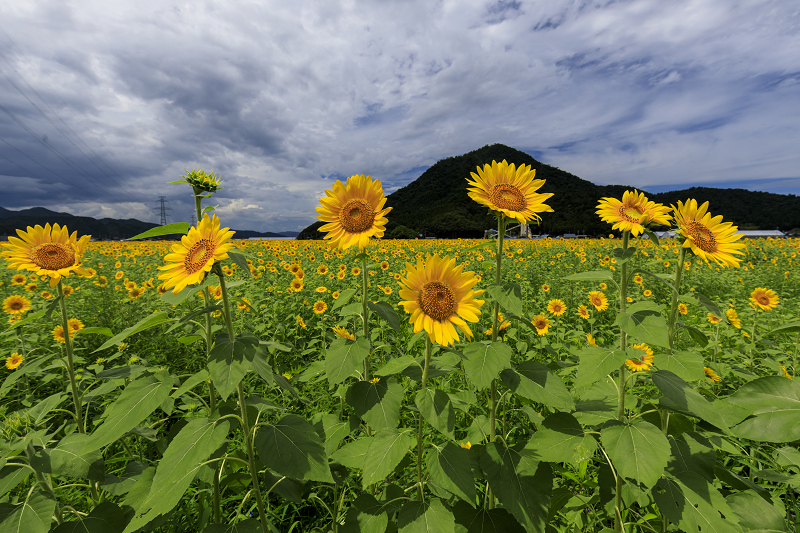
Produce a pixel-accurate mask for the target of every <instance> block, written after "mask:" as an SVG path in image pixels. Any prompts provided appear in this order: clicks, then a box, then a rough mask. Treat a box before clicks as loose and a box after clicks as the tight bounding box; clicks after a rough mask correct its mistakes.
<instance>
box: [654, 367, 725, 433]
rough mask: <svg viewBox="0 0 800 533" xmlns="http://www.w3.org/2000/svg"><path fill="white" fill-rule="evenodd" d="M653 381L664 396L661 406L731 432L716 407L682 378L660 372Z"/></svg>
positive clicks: (670, 373) (664, 371) (655, 373)
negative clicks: (698, 418)
mask: <svg viewBox="0 0 800 533" xmlns="http://www.w3.org/2000/svg"><path fill="white" fill-rule="evenodd" d="M652 379H653V383H655V385H656V387H658V390H660V391H661V394H663V395H664V396H663V397H662V398H660V399H659V403H660V404H661V405H663V406H664V407H668V408H670V409H674V410H676V411H681V412H684V413H687V414H690V415H694V416H697V417H700V418H702V419H703V420H705V421H706V422H708V423H709V424H712V425H714V426H716V427H718V428H720V429H721V430H723V431H725V432H726V433H729V432H730V430H729V428H728V425H727V424H726V423H725V420H724V419H723V418H722V416H721V415H720V414H719V412H718V411H717V409H716V408H715V407H714V405H713V404H712V403H711V402H709V401H708V400H706V399H705V398H704V397H703V396H702V395H701V394H700V393H699V392H697V391H696V390H694V389H693V388H692V387H690V386H689V384H688V383H686V382H685V381H683V380H682V379H681V378H679V377H678V376H676V375H675V374H673V373H672V372H670V371H669V370H659V371H658V372H653V374H652Z"/></svg>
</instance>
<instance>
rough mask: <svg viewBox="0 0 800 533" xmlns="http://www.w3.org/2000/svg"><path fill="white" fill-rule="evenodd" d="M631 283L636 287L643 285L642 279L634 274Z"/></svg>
mask: <svg viewBox="0 0 800 533" xmlns="http://www.w3.org/2000/svg"><path fill="white" fill-rule="evenodd" d="M633 282H634V283H636V284H638V285H641V284H642V283H644V278H643V277H642V276H641V275H639V274H636V275H635V276H633Z"/></svg>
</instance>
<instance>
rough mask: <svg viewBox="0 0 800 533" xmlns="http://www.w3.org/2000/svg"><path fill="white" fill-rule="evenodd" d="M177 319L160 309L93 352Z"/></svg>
mask: <svg viewBox="0 0 800 533" xmlns="http://www.w3.org/2000/svg"><path fill="white" fill-rule="evenodd" d="M175 320H177V318H170V316H169V315H168V314H167V313H166V311H158V312H157V313H153V314H152V315H147V316H146V317H144V318H143V319H141V320H140V321H139V322H137V323H136V324H134V325H132V326H131V327H129V328H127V329H125V330H123V331H122V332H120V333H118V334H117V335H115V336H113V337H111V338H110V339H108V340H107V341H106V342H104V343H103V345H102V346H100V347H99V348H98V349H96V350H95V351H94V352H92V353H95V352H99V351H101V350H105V349H106V348H110V347H111V346H117V345H118V344H120V343H121V342H122V341H124V340H125V339H127V338H128V337H130V336H131V335H134V334H136V333H139V332H141V331H144V330H146V329H150V328H153V327H156V326H158V325H160V324H163V323H164V322H173V321H175Z"/></svg>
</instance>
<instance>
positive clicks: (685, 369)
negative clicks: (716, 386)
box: [654, 351, 706, 381]
mask: <svg viewBox="0 0 800 533" xmlns="http://www.w3.org/2000/svg"><path fill="white" fill-rule="evenodd" d="M654 363H655V365H656V366H657V367H658V368H659V370H669V371H670V372H672V373H673V374H675V375H676V376H678V377H679V378H681V379H683V380H684V381H697V380H698V379H703V378H704V377H705V375H706V374H705V372H703V356H702V355H701V354H700V353H698V352H688V351H676V352H674V353H672V354H667V353H660V354H658V355H657V356H656V358H655V360H654Z"/></svg>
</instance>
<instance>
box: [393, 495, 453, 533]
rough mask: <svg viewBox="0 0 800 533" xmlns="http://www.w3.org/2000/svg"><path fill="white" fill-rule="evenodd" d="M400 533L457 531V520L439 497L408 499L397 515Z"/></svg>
mask: <svg viewBox="0 0 800 533" xmlns="http://www.w3.org/2000/svg"><path fill="white" fill-rule="evenodd" d="M397 527H398V531H399V532H400V533H455V530H456V522H455V518H454V517H453V513H452V512H450V511H449V510H448V509H447V508H446V507H445V506H444V505H442V501H441V500H439V499H438V498H434V499H432V500H427V501H422V502H418V501H413V500H412V501H408V502H406V503H405V504H404V505H403V507H401V508H400V514H399V515H398V516H397Z"/></svg>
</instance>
